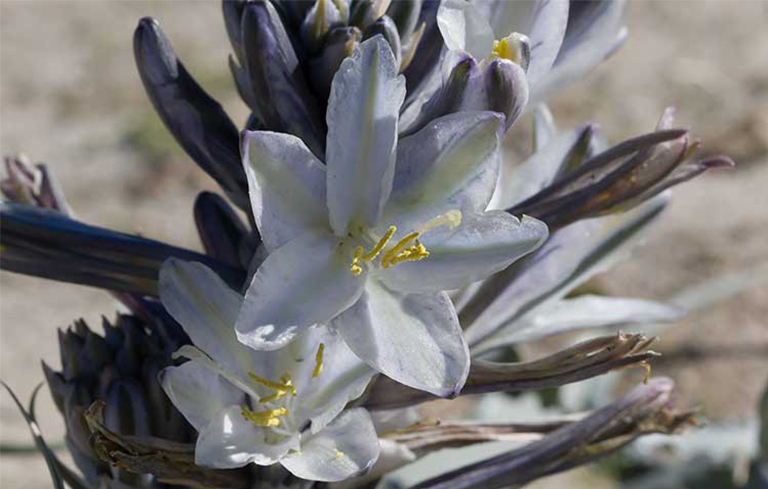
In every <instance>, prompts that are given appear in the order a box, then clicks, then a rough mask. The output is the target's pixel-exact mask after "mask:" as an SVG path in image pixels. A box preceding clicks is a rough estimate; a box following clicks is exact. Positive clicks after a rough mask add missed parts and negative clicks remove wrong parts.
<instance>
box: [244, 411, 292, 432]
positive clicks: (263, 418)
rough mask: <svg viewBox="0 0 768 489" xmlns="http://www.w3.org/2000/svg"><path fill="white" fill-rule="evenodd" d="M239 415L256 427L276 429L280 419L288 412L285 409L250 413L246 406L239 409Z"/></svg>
mask: <svg viewBox="0 0 768 489" xmlns="http://www.w3.org/2000/svg"><path fill="white" fill-rule="evenodd" d="M240 413H241V414H242V415H243V418H245V419H247V420H248V421H250V422H251V423H253V424H254V425H256V426H261V427H272V428H274V427H276V426H280V417H281V416H285V415H287V414H288V413H289V411H288V410H287V409H285V408H278V409H270V410H268V411H252V410H250V409H249V408H248V407H246V406H241V407H240Z"/></svg>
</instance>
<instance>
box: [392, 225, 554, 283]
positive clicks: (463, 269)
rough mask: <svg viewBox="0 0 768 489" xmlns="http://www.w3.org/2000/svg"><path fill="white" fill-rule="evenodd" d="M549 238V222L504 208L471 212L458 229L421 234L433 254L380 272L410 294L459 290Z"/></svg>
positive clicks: (509, 262) (508, 263) (497, 269)
mask: <svg viewBox="0 0 768 489" xmlns="http://www.w3.org/2000/svg"><path fill="white" fill-rule="evenodd" d="M547 236H548V230H547V225H546V224H544V223H543V222H541V221H539V220H537V219H534V218H532V217H527V216H524V217H523V219H522V221H520V220H519V219H517V218H516V217H514V216H512V215H510V214H508V213H507V212H504V211H489V212H485V213H483V214H466V215H464V216H463V218H462V222H461V224H460V225H459V226H458V227H457V228H456V229H453V230H451V229H449V228H447V227H441V228H436V229H433V230H430V231H427V232H426V233H425V234H424V235H423V236H422V237H421V238H420V239H421V242H422V243H423V244H424V246H425V247H426V248H427V250H428V251H429V256H428V257H426V258H425V259H423V260H420V261H415V262H402V263H397V264H395V265H392V266H391V267H390V268H388V269H382V270H381V271H380V272H379V275H378V276H379V277H381V280H382V281H384V283H386V284H387V286H388V287H390V288H391V289H394V290H401V291H405V292H437V291H442V290H451V289H458V288H459V287H463V286H465V285H468V284H470V283H472V282H476V281H478V280H482V279H484V278H486V277H488V276H490V275H491V274H494V273H496V272H498V271H500V270H503V269H505V268H507V267H508V266H509V265H510V264H511V263H512V262H514V261H516V260H517V259H519V258H521V257H523V256H525V255H527V254H528V253H530V252H532V251H533V250H535V249H536V248H538V247H539V246H540V245H541V244H542V243H543V242H544V240H546V238H547Z"/></svg>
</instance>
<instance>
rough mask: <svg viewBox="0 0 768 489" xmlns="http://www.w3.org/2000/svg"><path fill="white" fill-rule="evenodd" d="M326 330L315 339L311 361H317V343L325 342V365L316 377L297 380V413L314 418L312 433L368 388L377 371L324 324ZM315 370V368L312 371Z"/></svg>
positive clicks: (312, 419) (306, 417)
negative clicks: (301, 381) (300, 381)
mask: <svg viewBox="0 0 768 489" xmlns="http://www.w3.org/2000/svg"><path fill="white" fill-rule="evenodd" d="M322 330H323V332H322V333H321V334H318V335H317V336H316V338H315V339H314V342H315V348H314V350H313V351H312V354H313V356H312V358H311V360H312V361H311V362H309V363H310V365H311V366H312V367H313V370H314V366H315V364H316V362H315V361H314V360H315V356H314V354H315V352H316V351H317V344H318V343H322V344H323V345H324V353H323V361H322V369H321V370H320V373H319V375H318V376H317V377H314V376H310V377H305V379H303V384H304V385H302V384H301V383H298V382H297V389H298V390H299V393H298V396H301V398H300V399H299V402H298V405H297V409H296V417H297V418H299V419H302V420H303V419H309V420H311V421H312V425H311V430H312V433H317V432H318V431H320V430H321V429H323V428H324V427H325V426H326V425H327V424H328V423H329V422H331V420H333V419H334V418H335V417H336V416H337V415H338V414H339V413H340V412H341V411H342V410H343V409H344V406H346V405H347V404H348V403H349V402H350V401H352V400H354V399H357V398H358V397H360V396H361V395H363V392H365V389H366V387H368V383H369V382H370V381H371V378H372V377H373V376H374V375H375V374H376V371H375V370H373V369H372V368H371V367H369V366H368V364H366V363H365V362H363V361H362V360H360V358H358V356H357V355H355V354H354V353H352V350H350V349H349V347H348V346H347V345H346V343H345V342H344V339H343V338H342V337H341V336H340V335H339V334H338V333H336V332H335V331H331V330H329V329H328V328H322ZM313 373H314V372H313Z"/></svg>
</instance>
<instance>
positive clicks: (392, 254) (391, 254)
mask: <svg viewBox="0 0 768 489" xmlns="http://www.w3.org/2000/svg"><path fill="white" fill-rule="evenodd" d="M420 234H421V233H419V232H416V231H414V232H412V233H410V234H408V235H407V236H406V237H404V238H403V239H401V240H400V241H398V242H397V244H395V246H393V247H392V248H390V249H389V250H387V252H386V253H384V257H383V258H382V259H381V266H382V267H384V268H389V266H390V265H392V260H394V259H395V258H397V256H398V255H400V253H401V252H403V251H404V250H405V252H406V253H407V250H406V247H407V246H408V245H409V244H410V243H411V241H413V240H415V239H417V238H418V237H419V235H420Z"/></svg>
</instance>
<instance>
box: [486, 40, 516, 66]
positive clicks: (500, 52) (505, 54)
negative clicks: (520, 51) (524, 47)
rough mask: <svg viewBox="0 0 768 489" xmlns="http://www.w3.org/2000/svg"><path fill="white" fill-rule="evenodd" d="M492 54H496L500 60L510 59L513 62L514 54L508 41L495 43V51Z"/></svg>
mask: <svg viewBox="0 0 768 489" xmlns="http://www.w3.org/2000/svg"><path fill="white" fill-rule="evenodd" d="M491 53H492V54H495V55H496V56H498V57H499V58H502V59H509V60H512V61H514V60H513V59H512V53H511V52H510V49H509V43H508V42H507V39H506V38H504V39H501V40H500V41H493V51H492V52H491Z"/></svg>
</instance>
